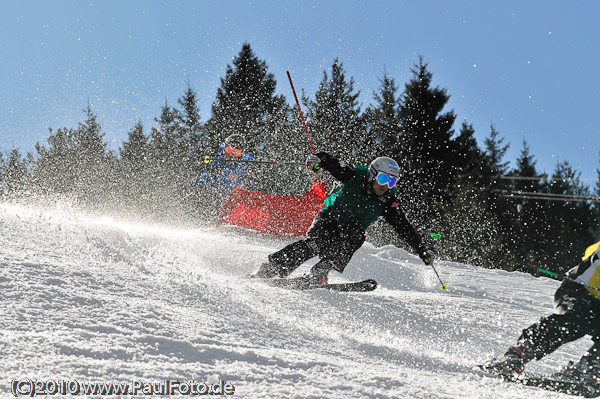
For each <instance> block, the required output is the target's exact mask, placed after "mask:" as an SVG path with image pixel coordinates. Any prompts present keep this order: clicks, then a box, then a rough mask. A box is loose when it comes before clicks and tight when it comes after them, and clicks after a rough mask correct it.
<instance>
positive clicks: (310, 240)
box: [251, 152, 435, 284]
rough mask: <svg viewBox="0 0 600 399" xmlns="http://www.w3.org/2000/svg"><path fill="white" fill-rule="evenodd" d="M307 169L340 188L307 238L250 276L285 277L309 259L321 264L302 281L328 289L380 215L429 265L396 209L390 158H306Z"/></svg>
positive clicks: (395, 172)
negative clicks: (363, 161) (364, 161)
mask: <svg viewBox="0 0 600 399" xmlns="http://www.w3.org/2000/svg"><path fill="white" fill-rule="evenodd" d="M306 167H307V168H309V169H311V170H313V171H318V170H319V169H320V168H324V169H325V170H327V171H329V172H330V173H331V174H332V175H333V177H335V178H336V179H337V180H339V181H340V182H341V183H343V184H342V185H341V186H340V187H338V188H337V189H336V190H334V191H333V192H332V193H331V195H329V197H327V198H326V199H325V203H324V206H323V208H322V209H321V211H320V212H319V213H318V214H317V216H316V217H315V220H314V222H313V224H312V226H311V227H310V229H309V231H308V232H307V237H306V238H305V239H303V240H300V241H297V242H294V243H292V244H290V245H288V246H286V247H285V248H283V249H281V250H280V251H277V252H275V253H273V254H271V255H269V261H268V262H266V263H264V264H262V265H261V266H260V267H259V268H258V269H257V270H256V271H255V272H254V273H252V274H251V277H262V278H272V277H276V276H277V277H286V276H288V275H289V274H291V273H292V272H293V271H294V270H295V269H297V268H298V267H299V266H300V265H301V264H302V263H304V262H306V261H307V260H309V259H311V258H313V257H315V256H319V258H320V260H319V261H318V262H317V264H316V265H314V266H313V267H312V269H311V270H310V273H308V274H307V275H306V276H305V281H307V282H309V283H316V284H326V283H327V280H328V275H329V272H330V271H331V270H336V271H338V272H340V273H342V272H343V271H344V268H345V267H346V265H347V264H348V263H349V262H350V258H351V257H352V255H353V254H354V252H356V251H357V250H358V249H359V248H360V247H361V246H362V244H363V242H364V241H365V230H366V229H367V227H368V226H369V225H371V224H372V223H373V222H375V221H376V220H377V219H378V218H379V217H380V216H383V217H384V218H385V220H386V221H387V222H388V223H390V224H391V225H392V226H393V227H394V228H395V230H396V231H397V232H398V234H399V235H400V237H401V238H403V239H404V240H405V241H406V242H407V243H408V244H409V245H410V246H411V247H412V248H413V249H414V251H415V252H416V253H417V254H418V255H419V257H420V258H421V259H422V260H423V262H424V263H425V264H427V265H429V264H431V263H432V262H433V259H434V256H435V254H434V252H433V251H432V250H431V249H428V248H426V247H425V245H424V244H423V242H422V241H421V238H420V236H419V234H418V233H417V231H416V230H415V228H414V227H413V226H412V225H411V224H410V223H409V222H408V220H407V219H406V216H405V215H404V213H403V212H402V210H401V209H400V207H399V205H398V200H397V199H396V189H395V188H393V187H394V186H395V185H396V182H397V181H398V179H399V167H398V164H397V163H396V162H395V161H394V160H393V159H391V158H387V157H379V158H376V159H375V160H374V161H373V162H371V164H370V166H369V167H368V168H367V167H365V166H362V165H357V166H356V167H353V166H350V165H347V164H346V163H345V162H344V161H338V160H337V159H336V158H335V157H334V156H331V155H329V154H327V153H325V152H320V153H318V154H316V155H310V156H309V157H308V158H307V160H306Z"/></svg>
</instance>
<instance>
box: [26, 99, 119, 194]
mask: <svg viewBox="0 0 600 399" xmlns="http://www.w3.org/2000/svg"><path fill="white" fill-rule="evenodd" d="M84 112H85V115H86V118H85V121H84V122H82V123H79V126H78V127H77V129H71V128H66V127H65V128H63V129H58V130H57V132H56V134H53V133H52V130H50V136H49V137H48V148H46V147H44V146H42V145H41V144H39V143H38V144H37V145H36V150H37V152H38V154H39V158H38V160H37V162H36V165H35V168H34V179H35V181H36V182H37V183H38V186H39V187H40V188H42V190H44V192H46V193H58V194H65V195H68V196H70V197H71V198H72V199H75V200H78V201H80V202H82V203H87V204H90V205H92V204H93V205H98V204H100V203H102V202H104V201H106V200H107V196H109V195H110V190H109V189H108V188H109V187H111V186H112V184H113V182H114V174H115V173H116V171H115V158H116V157H114V154H111V153H110V152H108V151H107V144H106V143H105V142H104V139H103V138H104V133H102V127H101V125H100V124H99V123H98V121H97V116H96V115H95V114H94V113H93V112H92V110H91V107H90V105H89V104H88V106H87V109H85V110H84Z"/></svg>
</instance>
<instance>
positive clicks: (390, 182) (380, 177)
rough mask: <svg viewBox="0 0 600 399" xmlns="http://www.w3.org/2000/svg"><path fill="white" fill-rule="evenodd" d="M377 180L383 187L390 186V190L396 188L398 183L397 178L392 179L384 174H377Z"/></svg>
mask: <svg viewBox="0 0 600 399" xmlns="http://www.w3.org/2000/svg"><path fill="white" fill-rule="evenodd" d="M375 179H376V180H377V183H379V184H380V185H382V186H388V188H392V187H394V186H395V185H396V183H397V182H398V178H397V177H392V176H390V175H388V174H385V173H383V172H379V173H377V177H376V178H375Z"/></svg>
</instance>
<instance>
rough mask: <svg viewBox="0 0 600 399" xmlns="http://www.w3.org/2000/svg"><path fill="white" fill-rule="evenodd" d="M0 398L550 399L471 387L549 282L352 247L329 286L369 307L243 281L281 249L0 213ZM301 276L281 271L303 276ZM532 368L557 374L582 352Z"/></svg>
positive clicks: (529, 391)
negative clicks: (62, 394)
mask: <svg viewBox="0 0 600 399" xmlns="http://www.w3.org/2000/svg"><path fill="white" fill-rule="evenodd" d="M0 229H1V231H2V234H0V248H1V249H0V253H1V256H0V262H1V267H0V293H1V295H2V301H0V313H1V315H2V317H0V347H1V348H2V352H3V362H2V367H1V368H0V391H1V392H2V396H3V397H8V396H9V395H10V390H11V386H12V383H11V382H12V381H13V379H17V380H18V379H27V378H30V379H37V380H44V381H50V380H56V381H59V380H69V381H73V380H75V381H78V382H79V383H80V384H81V383H90V382H94V381H98V382H120V383H127V382H131V381H132V380H133V381H137V382H143V383H152V382H154V383H157V384H158V383H161V382H164V381H175V380H178V381H180V382H184V381H186V382H187V381H195V382H197V383H198V384H204V383H206V384H219V383H220V382H222V383H229V384H232V386H234V387H235V392H234V396H235V397H242V398H260V397H278V398H288V397H289V398H291V397H312V398H321V397H348V398H507V399H508V398H510V399H513V398H532V397H536V398H558V397H560V395H556V394H552V393H549V392H546V391H541V390H538V389H535V388H529V387H522V386H516V385H511V384H507V383H504V382H502V381H500V380H498V379H495V378H490V377H483V376H481V375H479V374H477V373H476V372H474V371H472V367H473V366H475V365H476V364H478V363H480V362H483V361H485V360H487V359H489V358H491V357H494V356H498V355H500V354H501V353H503V352H504V350H505V349H506V348H507V347H508V345H510V344H512V343H514V341H515V339H516V338H517V336H518V335H519V334H520V331H521V330H522V329H523V328H525V327H526V326H528V325H529V324H531V323H533V322H535V321H536V320H537V319H539V317H540V316H543V315H547V314H549V313H550V312H551V310H552V295H553V292H554V290H555V289H556V288H557V282H555V281H553V280H548V279H536V278H534V277H532V276H529V275H526V274H521V273H508V272H505V271H500V270H487V269H480V268H476V267H472V266H468V265H464V264H457V263H450V262H439V263H436V265H435V266H436V268H437V270H438V271H439V273H440V275H441V276H442V278H443V279H444V282H445V283H446V284H447V285H448V286H449V289H448V291H441V290H440V289H439V284H438V282H437V280H436V278H435V275H434V274H433V272H432V270H431V268H429V267H425V266H424V265H423V264H422V263H421V262H420V260H419V259H418V258H417V257H415V256H413V255H412V254H409V253H407V252H405V251H403V250H400V249H398V248H396V247H392V246H385V247H382V248H375V247H373V246H372V245H370V244H365V245H364V246H363V248H362V249H360V250H359V251H358V252H357V254H356V255H355V257H354V258H353V259H352V261H351V262H350V264H349V265H348V267H347V269H346V273H345V274H344V275H339V274H336V275H334V276H332V280H333V281H341V280H355V279H363V278H374V279H376V280H377V281H378V282H379V283H380V287H379V288H378V289H377V290H376V291H374V292H372V293H335V292H329V291H327V292H324V291H318V290H315V291H306V292H300V291H286V290H282V289H277V288H273V287H269V286H267V285H265V284H263V283H262V282H261V281H255V280H248V279H246V278H244V276H245V275H246V274H248V273H249V272H251V271H252V270H253V269H254V268H255V267H256V266H257V265H258V264H259V263H261V262H262V261H264V259H266V256H267V255H268V254H269V253H271V252H273V251H275V250H276V249H279V248H281V247H282V246H283V245H285V244H286V243H287V242H289V241H285V240H275V239H271V238H265V237H260V236H256V235H253V234H252V233H248V232H239V231H235V230H231V229H229V228H224V229H219V230H217V229H214V228H198V229H181V228H180V229H177V228H168V227H165V226H162V225H149V224H141V223H132V222H128V221H126V220H124V219H122V218H121V219H113V218H109V217H97V216H89V215H85V214H82V213H79V212H75V211H73V210H72V209H69V208H64V207H63V208H62V209H61V208H60V207H54V208H51V209H50V208H46V209H42V208H34V207H24V206H16V205H10V204H6V203H4V204H0ZM307 268H308V266H304V267H303V268H301V270H299V271H298V272H296V273H301V272H304V271H306V270H307ZM580 341H581V342H576V343H573V344H569V345H566V346H564V347H563V348H561V349H560V350H559V351H557V352H555V353H554V354H552V355H550V356H548V357H547V358H545V359H544V361H543V362H534V363H533V364H532V365H531V369H532V370H536V371H543V372H550V371H554V370H558V369H559V368H560V367H561V366H562V365H563V364H565V363H566V362H567V361H568V360H574V359H576V358H577V357H578V356H579V355H580V354H582V353H583V352H584V351H585V349H586V348H587V347H588V346H589V342H587V341H588V339H587V338H585V339H582V340H580Z"/></svg>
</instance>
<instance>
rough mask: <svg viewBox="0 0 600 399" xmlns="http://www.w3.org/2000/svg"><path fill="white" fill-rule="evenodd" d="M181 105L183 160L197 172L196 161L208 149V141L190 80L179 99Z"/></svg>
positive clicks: (189, 169) (180, 121)
mask: <svg viewBox="0 0 600 399" xmlns="http://www.w3.org/2000/svg"><path fill="white" fill-rule="evenodd" d="M179 105H181V111H180V112H179V114H178V117H179V124H180V128H181V129H182V131H181V133H180V134H179V140H180V147H181V149H180V152H181V155H182V156H183V159H182V161H183V162H184V163H185V165H186V170H188V171H190V172H192V173H197V168H196V167H195V166H196V165H197V163H196V161H197V160H198V159H199V158H200V157H201V156H202V153H203V152H204V149H206V150H208V148H207V147H208V143H207V137H206V134H204V133H203V132H202V123H201V122H200V110H199V109H198V105H197V100H196V92H195V91H194V90H192V88H191V86H190V85H189V82H188V88H187V90H186V92H185V93H184V95H183V96H182V97H181V98H180V99H179Z"/></svg>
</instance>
